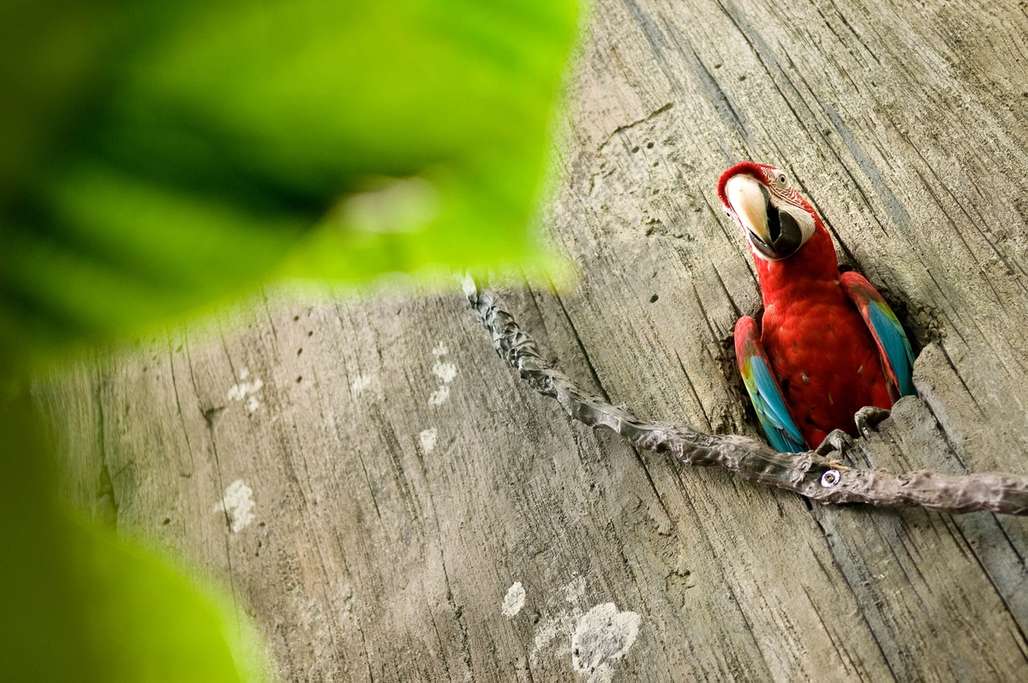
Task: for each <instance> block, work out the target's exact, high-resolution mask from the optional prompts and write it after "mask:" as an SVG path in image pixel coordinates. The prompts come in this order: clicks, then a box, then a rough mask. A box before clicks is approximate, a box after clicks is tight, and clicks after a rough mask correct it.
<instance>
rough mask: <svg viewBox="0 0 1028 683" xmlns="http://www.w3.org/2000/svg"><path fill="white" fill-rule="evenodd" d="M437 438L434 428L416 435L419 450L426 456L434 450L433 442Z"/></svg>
mask: <svg viewBox="0 0 1028 683" xmlns="http://www.w3.org/2000/svg"><path fill="white" fill-rule="evenodd" d="M437 436H438V432H436V429H435V427H430V428H429V429H423V430H421V432H419V433H418V441H420V442H421V450H423V451H424V452H425V453H426V454H428V453H431V452H432V451H433V450H435V440H436V437H437Z"/></svg>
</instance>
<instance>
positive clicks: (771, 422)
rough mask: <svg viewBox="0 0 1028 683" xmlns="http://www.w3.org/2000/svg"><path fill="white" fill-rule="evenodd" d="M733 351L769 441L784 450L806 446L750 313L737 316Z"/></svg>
mask: <svg viewBox="0 0 1028 683" xmlns="http://www.w3.org/2000/svg"><path fill="white" fill-rule="evenodd" d="M735 355H736V361H737V362H738V365H739V373H740V374H741V375H742V381H743V384H745V385H746V393H748V394H749V395H750V401H752V403H753V410H754V411H755V412H756V413H757V419H758V420H760V426H761V427H762V428H763V429H764V434H765V435H766V436H767V440H768V443H770V444H771V446H772V447H774V448H775V450H778V451H781V452H783V453H801V452H803V451H805V450H807V446H806V442H805V441H804V439H803V435H802V434H801V433H800V430H799V428H798V427H797V426H796V423H795V422H794V421H793V419H792V415H790V414H789V408H788V406H787V405H786V403H785V396H783V395H782V390H781V388H780V387H779V386H778V380H777V379H776V378H775V375H774V371H773V370H772V369H771V364H770V363H769V362H768V360H767V355H766V354H765V353H764V347H763V346H762V345H761V343H760V336H759V335H758V334H757V322H756V321H755V320H754V319H753V318H750V317H749V316H745V317H742V318H740V319H739V322H737V323H736V324H735Z"/></svg>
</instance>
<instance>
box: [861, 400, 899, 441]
mask: <svg viewBox="0 0 1028 683" xmlns="http://www.w3.org/2000/svg"><path fill="white" fill-rule="evenodd" d="M890 414H891V413H890V411H889V410H888V409H886V408H876V407H875V406H864V407H863V408H861V409H860V410H858V411H857V414H856V415H854V416H853V422H854V423H856V425H857V431H859V432H860V434H861V436H865V437H866V436H869V435H870V434H871V432H877V431H878V425H879V424H881V423H882V421H883V420H884V419H885V418H887V417H889V415H890Z"/></svg>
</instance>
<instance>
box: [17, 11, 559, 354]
mask: <svg viewBox="0 0 1028 683" xmlns="http://www.w3.org/2000/svg"><path fill="white" fill-rule="evenodd" d="M576 4H577V3H576V2H574V0H494V1H490V2H481V1H479V0H448V1H444V0H392V1H390V2H379V1H376V0H345V1H344V2H330V1H329V0H289V1H285V0H280V1H272V2H261V3H254V2H240V1H235V2H218V3H200V2H190V1H188V0H185V1H182V2H177V3H158V2H153V1H152V0H150V1H144V0H141V1H140V2H137V3H133V4H131V5H126V6H121V5H120V4H119V3H109V2H102V1H99V2H83V1H81V0H80V1H78V2H76V1H74V0H72V1H69V2H64V3H41V4H33V3H28V2H13V3H8V4H7V5H5V7H4V8H3V9H2V10H0V26H2V28H0V39H3V41H4V42H0V45H2V46H0V54H2V59H0V62H3V66H2V67H0V77H2V78H3V82H2V85H3V86H4V88H5V94H8V95H9V94H12V93H13V94H14V95H15V97H14V98H13V99H11V98H10V97H5V100H6V101H7V102H8V107H5V109H8V108H10V107H12V106H13V109H14V111H13V113H12V112H11V111H7V112H4V113H2V114H0V130H3V132H4V136H6V137H8V138H10V140H11V141H12V142H11V143H10V148H9V149H6V150H0V151H3V152H4V153H3V154H0V157H2V161H0V238H2V239H3V241H4V249H3V250H2V251H0V354H3V355H6V356H8V357H10V356H12V355H13V356H14V357H22V358H24V357H26V356H33V355H35V356H39V355H44V356H45V355H47V354H49V353H52V352H53V351H54V350H61V349H66V348H67V347H68V346H69V345H76V344H83V343H93V342H98V341H105V340H108V339H111V338H115V337H117V336H123V335H124V334H126V333H129V332H139V331H141V330H144V329H146V327H148V326H152V325H153V324H155V323H157V322H158V321H162V320H166V319H168V318H169V317H172V318H174V317H178V316H181V315H183V314H184V313H186V312H188V311H190V310H191V309H194V308H195V307H196V306H198V305H204V304H208V303H209V302H211V301H218V300H223V299H225V298H227V297H230V296H235V295H238V294H240V293H243V292H245V291H247V290H249V289H252V288H253V287H254V286H255V285H256V284H257V283H259V282H261V281H265V280H266V279H267V278H269V277H271V276H275V277H290V278H297V277H300V278H329V279H332V280H336V281H344V282H361V281H366V280H369V279H371V278H374V277H376V276H378V275H381V274H383V273H390V272H408V273H410V272H424V271H433V270H440V269H454V268H464V267H472V268H475V267H478V268H486V267H497V266H500V265H503V264H511V263H519V262H520V263H524V262H525V261H526V260H528V259H530V258H531V257H532V256H533V254H534V253H535V252H536V251H537V247H538V245H537V244H536V238H535V235H534V234H533V231H532V230H531V229H530V227H531V225H532V223H533V220H534V218H535V212H536V207H537V204H538V200H539V199H540V197H541V193H542V191H543V187H542V184H543V178H544V175H545V173H546V171H547V163H548V151H549V149H550V146H551V143H550V138H551V129H552V127H553V121H554V118H555V117H554V114H555V106H556V103H557V100H558V97H559V93H560V89H561V79H562V71H563V67H564V64H565V61H566V59H567V57H568V54H569V52H570V49H571V46H572V43H573V39H574V35H575V32H576V27H577V11H576ZM5 144H7V143H5Z"/></svg>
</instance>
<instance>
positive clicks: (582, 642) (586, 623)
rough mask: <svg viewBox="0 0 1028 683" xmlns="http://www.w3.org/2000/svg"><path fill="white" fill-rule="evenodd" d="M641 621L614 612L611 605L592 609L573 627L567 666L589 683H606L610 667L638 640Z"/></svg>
mask: <svg viewBox="0 0 1028 683" xmlns="http://www.w3.org/2000/svg"><path fill="white" fill-rule="evenodd" d="M641 621H642V620H641V618H640V617H639V615H638V614H636V613H635V612H621V611H618V608H617V605H615V604H614V603H613V602H605V603H603V604H601V605H596V606H595V607H593V608H592V609H591V610H589V611H588V612H586V613H585V614H584V615H583V616H582V617H581V618H580V619H579V620H578V623H577V624H576V625H575V633H574V635H572V636H571V666H572V667H574V669H575V671H576V672H578V673H579V674H582V675H584V676H585V677H586V680H588V681H590V683H606V682H607V681H610V680H611V679H612V678H613V676H614V664H615V663H616V662H617V661H618V660H619V659H621V658H622V657H624V656H625V655H626V654H627V653H628V650H629V649H631V647H632V645H633V644H634V643H635V639H636V638H637V637H638V636H639V623H640V622H641Z"/></svg>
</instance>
